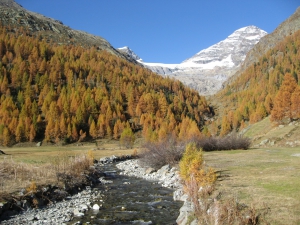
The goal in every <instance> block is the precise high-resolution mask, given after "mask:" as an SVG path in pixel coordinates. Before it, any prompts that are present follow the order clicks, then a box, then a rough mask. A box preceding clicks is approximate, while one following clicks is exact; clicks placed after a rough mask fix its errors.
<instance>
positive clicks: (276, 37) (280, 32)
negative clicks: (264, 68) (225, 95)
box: [223, 7, 300, 87]
mask: <svg viewBox="0 0 300 225" xmlns="http://www.w3.org/2000/svg"><path fill="white" fill-rule="evenodd" d="M299 29H300V7H298V8H297V9H296V11H295V13H294V14H293V15H291V16H290V17H289V18H288V19H287V20H285V21H284V22H282V23H281V24H280V25H279V26H278V27H277V28H276V29H275V30H274V31H273V32H272V33H270V34H268V35H266V36H264V37H262V38H261V39H260V41H259V43H257V44H256V45H255V46H254V47H253V48H252V49H251V50H250V51H249V53H248V54H247V57H246V58H245V60H244V62H243V63H242V65H241V66H240V68H239V70H238V71H237V72H236V73H235V74H234V75H233V76H232V77H231V78H230V79H229V80H228V81H227V82H225V83H224V84H223V87H225V86H226V85H227V84H230V83H231V82H233V81H234V80H235V79H236V78H237V77H239V76H240V75H241V74H242V73H243V72H244V71H245V70H246V69H247V68H248V67H249V66H250V65H251V64H253V63H254V62H258V60H259V58H260V57H261V56H262V55H264V54H265V53H267V51H268V50H270V49H272V48H274V47H275V46H276V45H277V43H278V42H280V41H283V40H284V39H285V38H286V37H287V36H289V35H292V34H293V33H295V32H296V31H297V30H299Z"/></svg>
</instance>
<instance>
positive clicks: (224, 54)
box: [130, 26, 267, 95]
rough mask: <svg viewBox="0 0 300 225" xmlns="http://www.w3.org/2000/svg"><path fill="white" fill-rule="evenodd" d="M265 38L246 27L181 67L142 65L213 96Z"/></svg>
mask: <svg viewBox="0 0 300 225" xmlns="http://www.w3.org/2000/svg"><path fill="white" fill-rule="evenodd" d="M266 34H267V33H266V32H265V31H263V30H261V29H259V28H258V27H255V26H248V27H243V28H241V29H238V30H236V31H234V32H233V33H232V34H231V35H229V36H228V37H227V38H226V39H225V40H223V41H220V42H219V43H217V44H215V45H212V46H210V47H209V48H207V49H204V50H202V51H200V52H198V53H197V54H195V55H194V56H192V57H191V58H189V59H186V60H184V61H183V62H182V63H180V64H163V63H147V62H143V61H142V60H139V62H140V63H142V64H143V65H145V66H146V67H148V68H149V69H151V70H152V71H153V72H156V73H158V74H161V75H164V76H169V77H174V78H176V79H178V80H180V81H182V82H183V83H184V84H186V85H188V86H189V87H191V88H193V89H195V90H197V91H198V92H199V93H200V94H203V95H211V94H214V93H216V92H217V91H218V90H220V89H221V87H222V83H223V82H224V81H226V80H227V79H228V78H229V77H231V76H232V75H233V74H234V73H235V72H236V71H237V70H238V68H239V67H240V65H241V63H242V62H243V60H244V59H245V57H246V54H247V53H248V52H249V50H250V49H252V48H253V46H254V45H255V44H256V43H257V42H259V40H260V39H261V38H262V37H263V36H265V35H266ZM131 52H132V50H131ZM130 54H132V53H130ZM134 55H136V54H135V53H134Z"/></svg>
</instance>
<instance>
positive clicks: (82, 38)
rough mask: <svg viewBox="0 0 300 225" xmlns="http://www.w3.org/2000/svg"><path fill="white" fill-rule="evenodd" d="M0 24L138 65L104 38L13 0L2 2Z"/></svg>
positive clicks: (0, 5) (2, 0)
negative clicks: (89, 48) (67, 24)
mask: <svg viewBox="0 0 300 225" xmlns="http://www.w3.org/2000/svg"><path fill="white" fill-rule="evenodd" d="M0 22H1V23H2V25H4V26H11V27H17V28H21V27H23V29H25V30H27V31H28V32H29V33H30V34H31V35H34V36H39V37H41V38H42V39H45V40H46V41H47V42H53V43H57V44H64V45H78V46H83V47H92V46H94V47H96V48H97V49H98V50H106V51H108V52H110V53H112V54H114V55H117V56H119V57H121V58H124V59H126V60H128V61H131V62H133V63H136V62H135V60H133V59H131V58H129V57H127V56H126V55H124V54H122V53H120V52H119V51H117V50H116V49H114V48H113V47H112V46H111V45H110V43H109V42H108V41H107V40H105V39H104V38H102V37H99V36H95V35H92V34H88V33H86V32H83V31H79V30H74V29H71V28H70V27H68V26H65V25H64V24H63V23H62V22H61V21H58V20H54V19H51V18H48V17H45V16H43V15H41V14H38V13H34V12H30V11H28V10H26V9H24V8H23V7H22V6H21V5H19V4H17V3H16V2H15V1H13V0H1V2H0Z"/></svg>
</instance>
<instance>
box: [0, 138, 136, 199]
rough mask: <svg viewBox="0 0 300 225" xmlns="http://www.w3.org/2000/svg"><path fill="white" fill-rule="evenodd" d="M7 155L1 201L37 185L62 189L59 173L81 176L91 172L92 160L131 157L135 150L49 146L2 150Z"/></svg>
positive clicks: (1, 167) (0, 160) (113, 144)
mask: <svg viewBox="0 0 300 225" xmlns="http://www.w3.org/2000/svg"><path fill="white" fill-rule="evenodd" d="M1 150H3V151H4V152H5V153H6V154H5V155H0V201H1V195H6V194H7V193H13V192H17V191H19V190H20V189H21V188H27V187H29V186H30V185H31V184H32V182H34V183H35V184H36V185H44V184H55V185H59V182H58V180H57V177H56V174H57V173H62V172H66V173H74V172H76V171H77V174H76V175H79V176H80V173H82V171H84V170H85V169H87V168H89V166H90V165H91V164H92V160H91V159H98V160H99V159H100V158H101V157H105V156H112V155H116V156H122V155H128V154H129V155H130V154H132V153H133V149H124V148H121V147H120V145H119V142H118V141H105V142H104V143H100V144H98V147H97V146H96V145H95V143H83V144H82V145H79V146H77V144H70V145H66V146H54V145H46V146H43V145H42V146H40V147H36V146H34V147H10V148H7V147H6V148H5V147H2V148H1Z"/></svg>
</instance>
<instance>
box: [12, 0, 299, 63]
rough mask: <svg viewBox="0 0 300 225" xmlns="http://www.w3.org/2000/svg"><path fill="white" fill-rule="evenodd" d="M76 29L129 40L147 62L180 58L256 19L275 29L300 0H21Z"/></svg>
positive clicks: (123, 42)
mask: <svg viewBox="0 0 300 225" xmlns="http://www.w3.org/2000/svg"><path fill="white" fill-rule="evenodd" d="M16 2H17V3H19V4H21V5H22V6H23V7H24V8H26V9H28V10H30V11H34V12H38V13H41V14H43V15H45V16H48V17H51V18H54V19H58V20H60V21H62V22H63V23H64V24H65V25H67V26H70V27H71V28H73V29H77V30H83V31H86V32H88V33H92V34H94V35H98V36H101V37H103V38H105V39H106V40H108V41H109V42H110V44H111V45H112V46H114V47H115V48H118V47H123V46H129V47H130V48H131V49H132V50H133V51H134V52H135V53H136V54H138V55H139V56H140V57H141V58H142V59H143V60H144V61H145V62H162V63H180V62H182V61H183V60H185V59H187V58H189V57H191V56H193V55H194V54H196V53H197V52H199V51H200V50H202V49H205V48H207V47H209V46H211V45H213V44H215V43H217V42H219V41H221V40H223V39H225V38H226V37H227V36H229V35H230V34H231V33H233V32H234V31H235V30H237V29H239V28H241V27H245V26H249V25H255V26H257V27H259V28H261V29H263V30H265V31H267V32H268V33H271V32H272V31H273V30H274V29H275V28H276V27H277V26H278V25H279V24H280V23H282V22H283V21H284V20H285V19H287V18H288V17H289V16H290V15H292V14H293V13H294V12H295V11H296V9H297V7H298V6H300V3H299V0H226V1H225V0H205V1H204V0H185V1H184V0H172V1H171V0H160V1H159V0H140V1H138V0H89V1H84V0H63V1H62V0H16Z"/></svg>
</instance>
